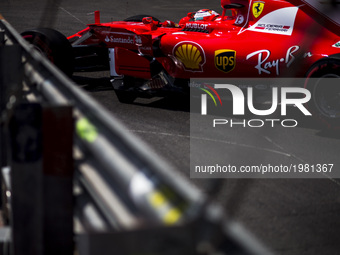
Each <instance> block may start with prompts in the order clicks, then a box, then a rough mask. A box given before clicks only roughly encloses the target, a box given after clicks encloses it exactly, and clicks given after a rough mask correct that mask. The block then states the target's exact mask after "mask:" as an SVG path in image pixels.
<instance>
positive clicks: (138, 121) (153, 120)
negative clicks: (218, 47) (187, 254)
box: [0, 0, 340, 255]
mask: <svg viewBox="0 0 340 255" xmlns="http://www.w3.org/2000/svg"><path fill="white" fill-rule="evenodd" d="M46 3H51V4H50V5H49V6H48V7H46V6H47V5H46ZM200 8H211V9H214V10H216V11H220V7H219V1H214V2H211V1H204V0H200V1H179V0H174V1H171V2H169V1H164V0H162V1H160V0H158V1H155V0H151V1H137V0H130V1H108V0H97V1H87V0H86V1H75V0H71V1H42V0H39V1H38V0H37V1H32V0H26V1H21V0H2V1H1V2H0V13H2V15H3V16H4V17H5V18H6V19H7V20H8V21H9V22H10V23H11V24H12V25H13V26H14V27H15V28H16V29H17V30H18V31H19V32H22V31H24V30H26V29H29V28H32V27H37V26H45V27H53V28H55V29H57V30H59V31H61V32H62V33H64V34H65V35H71V34H73V33H75V32H77V31H79V30H81V29H83V28H85V24H86V23H91V22H92V21H93V14H89V13H92V12H93V11H94V10H101V19H102V20H103V21H111V20H121V19H124V18H126V17H128V16H133V15H136V14H141V13H142V14H151V15H153V16H157V17H158V18H159V19H161V20H165V19H171V20H174V21H176V20H179V19H180V18H181V17H183V16H185V15H186V13H187V12H190V11H195V10H198V9H200ZM73 78H74V80H75V82H76V83H77V84H78V85H77V86H80V87H82V88H83V89H85V90H86V91H87V92H88V93H89V94H90V95H91V96H93V97H94V98H95V99H97V100H98V101H99V102H101V103H102V104H103V105H104V106H105V107H106V108H107V109H109V110H110V111H111V112H112V114H113V115H114V116H115V117H116V118H117V119H119V121H121V122H123V124H125V126H126V127H127V130H128V132H131V133H133V134H135V135H137V136H138V137H140V138H141V139H142V140H144V141H145V142H147V143H149V144H150V145H151V147H152V148H153V149H154V150H155V151H156V152H158V154H159V155H160V156H161V157H163V158H165V159H166V160H167V161H169V162H170V163H171V164H173V165H174V166H175V167H177V168H178V169H179V170H180V171H182V172H183V173H184V174H185V175H187V176H188V177H189V168H190V135H191V133H190V108H189V105H188V102H187V101H186V100H177V99H174V98H169V99H162V98H157V99H153V100H146V99H138V100H137V101H136V102H135V103H133V104H121V103H119V102H118V100H117V98H116V96H115V93H114V91H113V90H112V87H111V85H110V82H109V78H108V73H107V72H97V73H87V74H85V73H75V74H74V77H73ZM227 132H228V136H226V137H225V138H224V139H225V140H223V141H210V142H212V143H213V145H216V146H219V145H220V143H221V142H223V143H224V148H225V149H226V152H225V153H226V155H227V156H229V157H230V158H233V159H235V158H236V159H238V160H239V161H242V162H243V164H245V165H247V164H248V165H251V164H253V163H254V161H255V160H259V159H261V157H266V158H269V159H271V160H273V161H274V162H276V163H277V164H282V163H285V164H286V163H287V164H289V163H297V164H299V163H303V164H306V163H317V162H318V163H322V164H323V163H332V164H335V165H334V171H336V170H337V171H340V158H339V151H340V150H339V149H340V140H339V139H340V137H339V134H338V133H330V132H327V131H322V130H321V129H320V126H318V125H317V124H315V123H314V122H311V121H309V120H307V121H306V122H305V124H304V125H302V126H299V127H296V128H294V129H283V128H277V129H271V128H263V129H255V130H254V129H243V130H242V129H230V128H229V129H228V130H227ZM201 138H202V141H204V139H205V137H201ZM260 161H261V160H260ZM193 181H194V182H195V183H196V184H197V185H199V186H200V187H201V188H202V189H205V187H206V185H207V184H208V183H209V180H202V179H200V180H196V179H193ZM216 200H217V201H218V202H219V203H220V204H222V205H223V206H225V208H226V211H227V213H228V214H229V215H230V216H231V217H234V218H235V219H237V220H239V221H241V222H242V223H243V224H244V225H245V226H246V228H248V229H249V230H250V231H251V232H252V233H253V234H254V235H255V236H257V237H258V239H260V240H261V241H262V242H263V243H264V244H266V245H267V246H268V247H270V248H271V249H273V250H274V251H275V252H276V253H277V254H284V255H293V254H294V255H301V254H306V255H307V254H308V255H309V254H339V250H340V242H339V236H340V180H337V179H332V178H327V177H325V176H320V178H318V179H226V180H225V182H224V186H223V189H222V191H221V193H220V195H219V196H217V197H216Z"/></svg>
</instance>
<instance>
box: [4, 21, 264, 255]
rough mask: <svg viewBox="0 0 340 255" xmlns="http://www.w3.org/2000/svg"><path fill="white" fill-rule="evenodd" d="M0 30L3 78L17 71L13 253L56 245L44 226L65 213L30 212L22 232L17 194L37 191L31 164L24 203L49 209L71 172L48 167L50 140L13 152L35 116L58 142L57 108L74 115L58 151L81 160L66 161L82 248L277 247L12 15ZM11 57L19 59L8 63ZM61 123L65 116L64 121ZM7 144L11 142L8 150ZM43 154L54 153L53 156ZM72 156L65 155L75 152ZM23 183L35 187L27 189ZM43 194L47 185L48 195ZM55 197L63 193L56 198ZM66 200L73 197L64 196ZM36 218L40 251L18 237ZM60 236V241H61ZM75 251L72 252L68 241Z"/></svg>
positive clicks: (12, 126) (12, 90)
mask: <svg viewBox="0 0 340 255" xmlns="http://www.w3.org/2000/svg"><path fill="white" fill-rule="evenodd" d="M0 29H1V32H0V53H1V55H0V59H2V65H1V64H0V68H2V70H0V73H1V74H2V76H3V77H9V78H1V82H0V85H1V86H0V93H1V95H2V96H1V101H0V103H1V127H2V139H1V151H2V154H3V155H2V157H1V167H2V168H3V169H5V170H6V171H5V170H4V171H3V183H4V185H3V186H4V187H5V188H4V190H3V193H4V194H7V195H8V196H7V198H6V196H5V198H4V200H6V199H7V202H6V201H3V205H7V207H6V206H3V208H5V211H8V215H9V216H8V221H9V228H10V229H11V230H12V239H11V242H10V243H11V244H12V246H13V247H14V248H13V247H12V248H11V251H12V253H14V254H21V253H22V254H42V253H44V251H45V252H46V250H48V249H47V248H46V247H47V246H48V245H49V244H46V237H45V235H44V233H46V231H47V232H49V231H50V232H51V231H52V232H53V229H52V230H50V229H48V224H49V223H52V222H53V221H56V222H58V220H59V219H56V218H53V217H54V216H53V215H55V214H53V213H52V216H49V218H50V219H47V220H46V216H45V221H43V222H39V217H37V216H36V215H32V217H33V218H34V217H35V218H34V219H35V220H36V222H35V225H34V224H33V227H32V226H31V227H32V228H29V227H28V228H27V231H26V232H25V233H22V232H20V233H18V229H17V228H18V224H16V223H15V222H16V221H17V222H20V221H21V219H20V215H21V214H23V210H21V209H20V208H19V207H20V205H22V204H23V203H15V201H14V200H15V197H17V198H19V197H20V196H22V194H21V193H22V192H28V191H30V190H32V185H29V184H28V183H27V179H23V177H22V174H23V175H25V171H26V172H27V169H30V171H31V170H32V171H31V172H29V173H26V175H27V178H30V180H31V181H32V182H33V183H35V187H33V188H34V192H33V191H32V194H33V195H35V198H34V197H33V198H32V197H31V196H32V194H26V195H27V196H26V198H30V199H31V202H32V206H29V205H27V207H26V210H28V211H29V210H34V211H36V212H39V211H37V210H38V209H39V210H40V209H41V210H43V213H44V214H48V213H49V211H51V210H50V209H48V208H47V209H46V206H48V205H51V204H55V203H56V204H57V205H58V203H59V202H60V201H57V200H65V201H66V200H67V201H69V199H68V198H67V196H68V194H67V192H64V190H65V189H63V188H62V187H64V186H63V185H65V184H64V183H63V181H60V176H62V177H64V176H63V175H62V174H60V173H58V169H57V170H56V171H55V172H54V173H52V174H49V173H50V169H49V168H48V167H46V164H47V165H49V163H48V162H47V163H46V161H47V160H48V159H50V158H51V157H52V158H53V157H54V156H55V155H54V154H55V153H53V152H52V153H50V154H48V152H45V150H46V148H42V153H41V155H42V159H40V157H38V158H39V160H38V161H39V162H40V163H39V164H38V165H39V166H37V164H36V161H34V160H33V161H32V160H31V159H32V158H30V157H28V156H27V157H26V156H22V158H20V157H19V156H18V155H14V156H13V153H19V152H21V151H26V152H27V150H28V149H27V148H26V150H25V148H22V147H20V146H23V145H22V143H21V144H20V142H17V141H16V140H18V139H19V138H18V137H19V136H20V135H22V133H20V132H24V131H22V130H20V126H19V127H18V125H20V124H22V123H24V122H25V121H31V122H30V123H31V124H29V125H28V126H29V127H30V128H32V127H33V129H36V131H34V132H36V133H37V136H38V137H39V135H41V136H42V137H43V140H45V141H46V140H48V141H53V136H55V135H57V133H58V132H59V131H58V128H55V129H54V128H53V126H52V124H48V123H47V124H46V122H47V121H48V120H49V117H48V116H50V115H49V114H51V115H53V114H54V115H53V116H59V115H58V114H61V115H62V116H64V117H65V118H66V123H72V125H71V127H70V128H68V126H67V124H65V123H64V124H65V125H61V127H60V128H65V129H66V131H65V132H66V133H67V134H68V135H69V133H70V132H72V131H73V130H74V132H72V133H73V134H74V135H73V145H72V143H71V145H70V146H72V149H70V148H66V147H65V146H69V143H67V142H65V143H62V145H61V146H62V147H61V148H59V150H60V151H70V150H71V154H72V155H71V158H72V160H71V161H67V162H69V164H73V163H74V167H73V165H72V166H71V167H70V166H66V168H72V170H71V171H69V172H68V173H66V176H67V177H69V178H71V179H72V180H73V184H72V190H71V194H69V195H70V196H72V194H73V196H74V198H75V207H74V212H75V214H74V215H75V216H74V223H75V224H74V228H73V226H72V229H73V231H74V232H73V233H72V238H74V237H75V239H74V240H75V247H76V250H77V251H78V252H79V254H111V253H112V251H115V253H117V254H136V252H138V253H140V254H142V253H143V252H144V253H150V254H227V252H230V254H261V255H263V254H270V252H269V251H268V250H267V249H266V248H264V247H263V246H262V245H261V244H260V243H258V242H257V241H256V240H255V239H254V238H253V237H251V235H249V233H248V232H247V231H246V230H244V229H243V228H242V227H241V225H239V224H238V223H236V222H233V221H229V220H228V219H226V217H225V216H224V214H223V210H222V209H221V208H220V207H219V206H218V205H214V204H211V203H210V201H209V196H207V195H205V194H203V193H202V192H201V191H200V190H199V189H198V188H196V187H195V186H193V185H192V184H191V183H190V182H189V181H188V180H186V179H185V178H184V177H183V176H182V175H181V174H179V173H178V172H177V171H176V170H175V169H173V168H172V167H171V166H170V165H168V164H167V163H166V162H164V161H163V160H162V159H160V158H159V156H158V155H156V153H154V152H153V151H152V149H150V148H149V147H148V146H147V145H146V144H144V143H143V142H141V141H140V140H139V139H137V138H136V137H135V136H134V135H133V134H131V133H128V132H126V131H125V128H124V127H123V126H122V125H121V124H120V123H119V121H118V120H117V119H116V118H115V117H113V116H112V115H111V114H110V113H109V112H108V111H107V110H106V109H105V108H103V107H102V106H101V105H100V104H98V103H97V102H96V101H95V100H93V99H92V98H91V97H90V96H89V95H87V94H86V93H85V92H84V91H82V90H81V89H80V88H78V87H77V86H76V85H75V84H74V83H73V82H72V81H71V80H70V79H69V78H68V77H66V76H65V75H64V74H62V73H61V72H60V71H59V70H57V68H56V67H55V66H53V65H52V64H51V63H50V62H49V61H48V60H46V59H45V58H44V57H43V56H42V55H40V54H39V53H38V52H37V51H36V50H35V49H34V48H33V47H31V46H30V45H29V44H28V43H27V42H26V41H25V40H24V39H23V38H22V37H21V36H20V35H19V34H18V33H17V32H16V31H15V30H14V29H13V28H12V27H11V25H10V24H8V23H7V22H6V21H5V20H4V19H1V20H0ZM9 52H11V53H10V54H9ZM6 61H9V62H11V63H9V64H8V65H6V64H5V62H6ZM12 62H13V63H12ZM6 63H7V62H6ZM23 88H24V89H23ZM32 105H33V107H32ZM27 109H31V110H27ZM51 109H52V110H51ZM60 109H62V110H60ZM53 111H56V113H53ZM70 112H71V114H70ZM32 114H38V115H39V114H40V115H41V116H42V117H41V118H42V119H41V120H40V119H39V118H38V120H40V122H42V123H43V124H42V126H39V125H37V126H35V125H36V123H37V122H39V121H36V120H35V121H32V118H31V117H27V116H28V115H29V116H32ZM46 116H47V117H46ZM13 119H14V120H13ZM56 119H58V118H57V117H56ZM40 122H39V123H40ZM32 123H33V124H32ZM24 124H25V123H24ZM56 125H59V124H58V122H56ZM46 126H49V127H50V128H49V129H51V130H52V131H47V133H48V134H47V135H46V134H45V133H42V132H40V131H39V130H40V129H39V128H42V130H43V131H44V132H45V131H46ZM44 128H45V129H44ZM6 130H7V132H6ZM13 130H16V131H17V132H15V131H13ZM32 132H33V131H32ZM13 133H14V135H13ZM59 135H60V134H59ZM24 136H25V135H24ZM8 137H10V138H8ZM60 137H61V138H62V137H63V135H61V136H60ZM13 140H14V141H13ZM6 141H7V142H6ZM9 144H11V146H10V147H11V150H10V149H8V147H9ZM26 145H27V144H26ZM42 145H44V141H43V142H42ZM58 146H59V145H57V147H58ZM63 146H64V147H63ZM17 147H18V148H17ZM42 147H44V146H42ZM57 150H58V148H57ZM45 154H47V155H49V157H47V158H48V159H46V157H44V156H46V155H45ZM65 155H66V154H65ZM65 155H63V157H65V158H69V156H70V155H66V156H65ZM13 158H16V159H17V160H13ZM18 158H19V159H20V160H21V161H20V160H18ZM53 160H56V159H52V161H53ZM19 161H20V162H19ZM53 162H54V161H53ZM46 168H47V169H46ZM51 168H53V166H52V167H51ZM8 169H10V170H8ZM15 169H16V170H15ZM36 169H40V172H39V171H36ZM73 169H74V175H73V172H72V171H73ZM59 171H61V172H62V171H63V170H60V169H59ZM19 175H20V176H21V177H18V176H19ZM32 176H33V177H32ZM51 176H52V179H51ZM53 176H54V177H53ZM72 176H74V178H72ZM15 178H17V179H20V178H21V180H19V181H17V180H15ZM58 178H59V179H58ZM9 179H10V180H11V181H10V182H9V181H8V180H9ZM63 180H65V179H63ZM67 180H69V179H67ZM41 182H43V184H41ZM68 183H69V182H68ZM70 183H72V182H70ZM19 184H20V185H23V186H25V185H28V187H26V188H22V190H20V189H21V188H20V187H21V186H20V185H19ZM67 185H68V186H67ZM67 185H66V186H67V187H68V189H69V187H70V186H69V184H67ZM51 187H56V189H57V190H58V193H60V194H57V195H56V194H54V195H51V196H50V195H49V192H51V193H53V191H49V190H50V189H51ZM15 188H16V189H18V190H14V189H15ZM69 190H70V189H69ZM41 193H43V194H44V197H43V198H41ZM54 193H56V192H54ZM61 193H63V194H61ZM14 194H16V196H15V195H14ZM53 198H57V199H55V201H50V200H53ZM18 200H19V199H18ZM8 201H9V202H8ZM34 201H35V202H34ZM41 201H42V202H41ZM60 203H61V204H60V205H65V204H63V201H61V202H60ZM68 203H69V202H68ZM8 205H9V206H8ZM66 205H69V204H66ZM51 206H52V205H51ZM37 208H38V209H37ZM44 208H45V211H44ZM56 210H58V208H56ZM71 211H72V210H71ZM18 215H19V216H18ZM40 216H41V215H40ZM47 216H48V215H47ZM64 216H65V215H64ZM69 217H70V216H69V215H68V218H69ZM47 218H48V217H47ZM32 220H33V219H32ZM52 225H54V226H55V225H56V223H55V222H54V223H53V224H52ZM34 226H35V227H37V226H38V227H39V229H40V230H39V231H40V232H39V233H38V234H37V236H36V237H37V238H36V239H35V240H34V243H35V244H36V245H41V247H42V248H41V247H40V248H36V247H35V248H36V250H35V251H34V252H28V249H27V247H23V248H21V249H16V248H15V246H16V245H17V244H23V245H24V244H27V242H26V243H25V242H24V241H20V240H21V239H25V238H28V237H27V236H25V235H26V234H27V235H28V234H29V231H38V230H36V229H33V228H34ZM41 229H42V230H41ZM46 229H48V230H46ZM44 231H45V232H44ZM58 233H59V234H60V232H58ZM73 234H74V235H73ZM39 238H40V239H39ZM55 239H59V236H57V237H55ZM127 239H128V240H129V241H130V242H133V243H134V246H133V247H132V246H130V245H129V244H128V242H126V240H127ZM16 240H19V241H16ZM13 241H14V242H13ZM49 242H54V240H52V241H51V240H49ZM59 244H60V243H59ZM54 245H56V246H57V245H58V241H55V244H54ZM31 246H32V245H31ZM52 246H53V245H52ZM52 246H50V247H52ZM31 248H32V247H31ZM33 248H34V247H33ZM33 248H32V249H33ZM67 252H69V253H70V254H71V253H72V251H70V249H69V250H68V251H67ZM67 252H66V253H67ZM47 253H48V252H47Z"/></svg>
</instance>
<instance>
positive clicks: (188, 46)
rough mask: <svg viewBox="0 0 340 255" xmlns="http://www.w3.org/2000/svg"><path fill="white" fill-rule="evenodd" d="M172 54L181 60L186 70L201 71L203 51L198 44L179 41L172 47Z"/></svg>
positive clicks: (203, 57) (203, 58) (203, 59)
mask: <svg viewBox="0 0 340 255" xmlns="http://www.w3.org/2000/svg"><path fill="white" fill-rule="evenodd" d="M173 55H174V56H175V57H176V58H177V59H178V60H179V61H181V63H182V64H183V67H184V69H185V70H186V71H190V72H202V71H203V65H204V64H205V53H204V50H203V48H202V47H201V46H200V45H199V44H197V43H194V42H180V43H178V44H176V46H175V47H174V49H173Z"/></svg>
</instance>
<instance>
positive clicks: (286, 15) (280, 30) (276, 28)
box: [246, 7, 299, 35]
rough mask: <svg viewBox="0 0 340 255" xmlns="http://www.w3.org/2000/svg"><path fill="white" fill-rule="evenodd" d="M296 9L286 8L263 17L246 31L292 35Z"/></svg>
mask: <svg viewBox="0 0 340 255" xmlns="http://www.w3.org/2000/svg"><path fill="white" fill-rule="evenodd" d="M298 9H299V8H298V7H286V8H282V9H278V10H275V11H273V12H271V13H268V14H267V15H265V16H263V17H262V18H261V19H259V20H258V21H257V22H256V23H255V24H254V25H252V26H251V27H249V28H247V29H246V30H249V31H255V32H261V33H270V34H279V35H292V33H293V29H294V22H295V18H296V14H297V11H298Z"/></svg>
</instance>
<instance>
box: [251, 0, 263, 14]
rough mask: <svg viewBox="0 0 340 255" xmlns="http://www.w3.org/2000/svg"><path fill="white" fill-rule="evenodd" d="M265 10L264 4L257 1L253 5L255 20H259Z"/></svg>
mask: <svg viewBox="0 0 340 255" xmlns="http://www.w3.org/2000/svg"><path fill="white" fill-rule="evenodd" d="M263 8H264V2H262V1H255V2H254V3H253V7H252V11H253V15H254V17H255V18H258V17H259V16H260V15H261V13H262V11H263Z"/></svg>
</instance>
